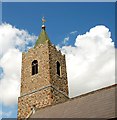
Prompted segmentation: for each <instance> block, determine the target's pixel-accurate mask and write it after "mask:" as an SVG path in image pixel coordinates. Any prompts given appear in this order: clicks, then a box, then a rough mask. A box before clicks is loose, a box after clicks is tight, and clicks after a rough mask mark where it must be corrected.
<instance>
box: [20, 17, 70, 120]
mask: <svg viewBox="0 0 117 120" xmlns="http://www.w3.org/2000/svg"><path fill="white" fill-rule="evenodd" d="M43 20H44V19H43ZM68 99H69V98H68V81H67V73H66V62H65V55H62V54H61V51H58V50H57V49H56V47H55V46H54V45H52V44H51V42H50V40H49V37H48V35H47V33H46V27H45V25H42V30H41V33H40V35H39V37H38V39H37V41H36V44H35V46H34V48H31V49H29V50H28V52H26V53H22V71H21V90H20V97H19V98H18V118H19V119H20V118H26V117H27V116H28V115H29V114H30V113H31V111H32V109H33V108H34V109H41V108H43V107H46V106H49V105H54V104H57V103H61V102H65V101H66V100H68Z"/></svg>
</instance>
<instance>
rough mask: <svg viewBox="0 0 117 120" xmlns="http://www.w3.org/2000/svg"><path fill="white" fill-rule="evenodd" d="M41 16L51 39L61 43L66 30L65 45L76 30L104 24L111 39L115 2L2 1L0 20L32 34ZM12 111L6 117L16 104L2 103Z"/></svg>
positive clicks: (39, 27) (84, 29) (78, 32)
mask: <svg viewBox="0 0 117 120" xmlns="http://www.w3.org/2000/svg"><path fill="white" fill-rule="evenodd" d="M42 16H45V19H46V21H47V22H46V27H47V28H46V30H47V33H48V36H49V38H50V40H51V42H52V43H53V44H55V45H57V44H61V42H62V41H63V40H64V38H65V37H68V36H70V32H73V31H77V34H75V35H73V36H70V40H69V42H68V45H74V42H75V38H76V36H77V35H78V34H81V35H82V34H85V33H86V32H87V31H89V30H90V28H92V27H95V26H97V25H105V26H106V27H108V28H109V29H110V31H111V33H112V39H113V41H114V40H115V3H102V2H101V3H39V2H37V3H36V2H35V3H29V2H26V3H12V2H11V3H7V2H6V3H3V4H2V22H6V23H9V24H11V25H13V26H15V27H16V28H18V29H25V30H27V31H28V32H29V33H30V34H34V35H36V36H38V35H39V33H40V31H41V25H42V22H41V18H42ZM10 109H11V110H13V111H14V112H13V113H12V114H11V116H10V117H16V116H17V105H16V106H14V107H5V106H4V105H3V111H4V112H7V111H9V110H10Z"/></svg>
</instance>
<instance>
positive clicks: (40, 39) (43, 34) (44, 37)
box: [35, 17, 50, 47]
mask: <svg viewBox="0 0 117 120" xmlns="http://www.w3.org/2000/svg"><path fill="white" fill-rule="evenodd" d="M45 21H46V20H45V19H44V17H43V18H42V23H43V25H42V30H41V33H40V35H39V37H38V39H37V41H36V44H35V47H36V46H37V45H39V44H44V43H45V42H46V41H48V40H50V39H49V37H48V35H47V33H46V30H45V28H46V26H45V25H44V23H45Z"/></svg>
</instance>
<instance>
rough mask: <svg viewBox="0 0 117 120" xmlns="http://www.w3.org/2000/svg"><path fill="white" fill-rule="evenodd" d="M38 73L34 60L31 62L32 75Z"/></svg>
mask: <svg viewBox="0 0 117 120" xmlns="http://www.w3.org/2000/svg"><path fill="white" fill-rule="evenodd" d="M37 73H38V61H37V60H34V61H33V62H32V75H35V74H37Z"/></svg>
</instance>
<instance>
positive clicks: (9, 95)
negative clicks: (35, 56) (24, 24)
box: [0, 23, 37, 106]
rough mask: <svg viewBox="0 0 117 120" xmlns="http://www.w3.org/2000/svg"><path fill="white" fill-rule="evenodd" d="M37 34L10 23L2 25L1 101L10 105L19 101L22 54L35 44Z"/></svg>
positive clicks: (0, 35) (0, 40)
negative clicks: (31, 33)
mask: <svg viewBox="0 0 117 120" xmlns="http://www.w3.org/2000/svg"><path fill="white" fill-rule="evenodd" d="M36 38H37V37H36V36H34V35H30V34H29V33H28V32H27V31H25V30H19V29H17V28H15V27H13V26H12V25H10V24H6V23H5V24H1V25H0V48H1V49H2V50H1V51H2V52H1V53H0V59H1V60H0V67H1V68H2V69H3V72H4V74H3V73H1V74H3V75H2V79H1V81H0V93H1V94H0V102H2V103H3V104H4V105H7V106H10V105H13V104H16V103H17V97H18V96H19V90H20V88H19V85H20V75H21V59H22V57H21V54H22V51H26V50H27V49H28V48H30V46H33V44H34V42H35V40H36Z"/></svg>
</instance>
